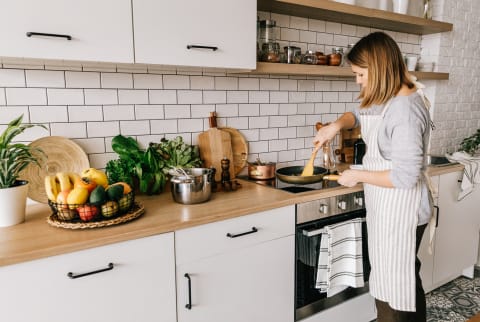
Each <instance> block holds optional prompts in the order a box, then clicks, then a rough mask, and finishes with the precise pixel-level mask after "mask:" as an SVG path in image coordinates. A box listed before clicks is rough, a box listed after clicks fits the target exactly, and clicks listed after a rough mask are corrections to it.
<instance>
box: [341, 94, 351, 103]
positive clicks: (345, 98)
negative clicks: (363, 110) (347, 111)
mask: <svg viewBox="0 0 480 322" xmlns="http://www.w3.org/2000/svg"><path fill="white" fill-rule="evenodd" d="M338 100H339V101H340V102H351V101H353V95H352V93H351V92H339V93H338Z"/></svg>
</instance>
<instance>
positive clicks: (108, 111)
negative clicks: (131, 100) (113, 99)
mask: <svg viewBox="0 0 480 322" xmlns="http://www.w3.org/2000/svg"><path fill="white" fill-rule="evenodd" d="M103 119H104V120H105V121H119V120H134V119H135V108H134V106H133V105H104V106H103Z"/></svg>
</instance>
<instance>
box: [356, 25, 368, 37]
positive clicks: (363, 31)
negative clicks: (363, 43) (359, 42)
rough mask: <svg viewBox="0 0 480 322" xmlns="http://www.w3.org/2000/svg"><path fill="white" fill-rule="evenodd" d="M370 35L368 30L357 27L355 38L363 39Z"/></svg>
mask: <svg viewBox="0 0 480 322" xmlns="http://www.w3.org/2000/svg"><path fill="white" fill-rule="evenodd" d="M369 33H370V28H368V27H362V26H357V32H356V34H355V36H357V37H360V38H361V37H364V36H366V35H368V34H369Z"/></svg>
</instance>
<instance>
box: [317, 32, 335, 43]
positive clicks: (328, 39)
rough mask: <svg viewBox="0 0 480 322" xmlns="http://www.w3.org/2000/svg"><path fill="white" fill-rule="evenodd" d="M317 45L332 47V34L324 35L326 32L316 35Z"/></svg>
mask: <svg viewBox="0 0 480 322" xmlns="http://www.w3.org/2000/svg"><path fill="white" fill-rule="evenodd" d="M317 44H320V45H333V34H330V33H326V32H319V33H317Z"/></svg>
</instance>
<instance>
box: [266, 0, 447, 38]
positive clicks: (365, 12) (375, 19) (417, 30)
mask: <svg viewBox="0 0 480 322" xmlns="http://www.w3.org/2000/svg"><path fill="white" fill-rule="evenodd" d="M257 9H258V10H259V11H267V12H274V13H279V14H284V15H289V16H297V17H304V18H311V19H318V20H326V21H332V22H338V23H344V24H349V25H358V26H363V27H370V28H376V29H384V30H391V31H400V32H404V33H410V34H417V35H427V34H434V33H440V32H446V31H451V30H452V29H453V25H452V24H451V23H447V22H441V21H435V20H430V19H424V18H420V17H415V16H409V15H403V14H398V13H394V12H390V11H385V10H378V9H371V8H365V7H359V6H354V5H349V4H344V3H339V2H334V1H331V0H258V1H257Z"/></svg>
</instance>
